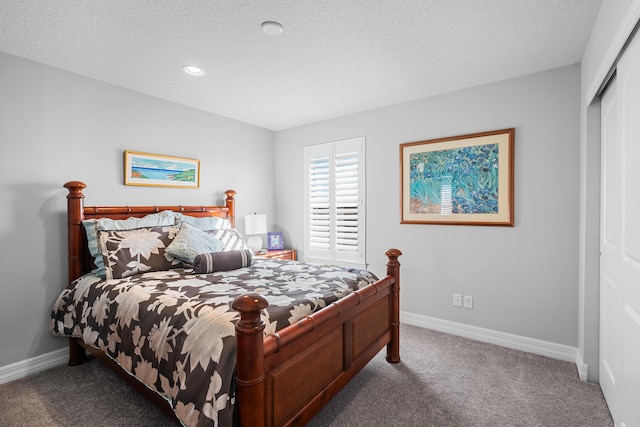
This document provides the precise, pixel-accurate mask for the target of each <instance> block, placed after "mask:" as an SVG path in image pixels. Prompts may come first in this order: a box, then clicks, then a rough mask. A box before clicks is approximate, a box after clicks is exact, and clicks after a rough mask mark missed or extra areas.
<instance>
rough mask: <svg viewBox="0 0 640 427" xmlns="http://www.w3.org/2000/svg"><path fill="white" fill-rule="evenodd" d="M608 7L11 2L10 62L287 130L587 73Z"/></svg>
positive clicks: (542, 2) (7, 17) (310, 0)
mask: <svg viewBox="0 0 640 427" xmlns="http://www.w3.org/2000/svg"><path fill="white" fill-rule="evenodd" d="M600 3H601V0H341V1H320V0H281V1H268V0H254V1H242V0H103V1H98V0H0V51H3V52H6V53H10V54H13V55H17V56H21V57H24V58H27V59H31V60H35V61H38V62H42V63H45V64H49V65H52V66H54V67H58V68H61V69H64V70H68V71H71V72H74V73H78V74H81V75H84V76H88V77H92V78H95V79H98V80H102V81H105V82H109V83H113V84H115V85H118V86H123V87H126V88H129V89H133V90H136V91H139V92H142V93H146V94H149V95H154V96H157V97H159V98H163V99H167V100H171V101H174V102H178V103H181V104H185V105H189V106H192V107H195V108H199V109H202V110H205V111H209V112H212V113H215V114H219V115H222V116H226V117H230V118H233V119H237V120H241V121H244V122H248V123H251V124H255V125H258V126H262V127H265V128H268V129H273V130H280V129H286V128H290V127H294V126H298V125H302V124H306V123H311V122H315V121H319V120H325V119H330V118H334V117H339V116H343V115H346V114H350V113H355V112H359V111H365V110H370V109H373V108H378V107H382V106H386V105H391V104H396V103H399V102H404V101H408V100H413V99H418V98H424V97H427V96H431V95H435V94H439V93H445V92H450V91H454V90H458V89H463V88H466V87H471V86H476V85H480V84H484V83H489V82H494V81H499V80H503V79H507V78H512V77H517V76H521V75H525V74H530V73H534V72H538V71H542V70H547V69H552V68H557V67H561V66H565V65H569V64H575V63H578V62H580V61H581V59H582V55H583V53H584V50H585V48H586V45H587V42H588V38H589V34H590V33H591V29H592V27H593V24H594V22H595V17H596V15H597V12H598V9H599V7H600ZM264 21H278V22H280V23H281V24H282V25H283V26H284V32H283V34H282V35H280V36H276V37H274V36H268V35H265V34H264V33H263V32H262V31H261V28H260V24H261V23H262V22H264ZM184 64H195V65H199V66H201V67H202V68H204V69H205V71H206V75H205V76H204V77H197V78H196V77H192V76H188V75H186V74H185V73H183V72H182V70H181V66H182V65H184Z"/></svg>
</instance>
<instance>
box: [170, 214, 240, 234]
mask: <svg viewBox="0 0 640 427" xmlns="http://www.w3.org/2000/svg"><path fill="white" fill-rule="evenodd" d="M175 216H176V221H177V223H178V224H180V225H182V224H189V225H192V226H194V227H196V228H199V229H200V230H215V229H225V230H226V229H229V228H231V222H230V221H229V220H228V219H226V218H219V217H217V216H203V217H195V216H189V215H184V214H182V213H175Z"/></svg>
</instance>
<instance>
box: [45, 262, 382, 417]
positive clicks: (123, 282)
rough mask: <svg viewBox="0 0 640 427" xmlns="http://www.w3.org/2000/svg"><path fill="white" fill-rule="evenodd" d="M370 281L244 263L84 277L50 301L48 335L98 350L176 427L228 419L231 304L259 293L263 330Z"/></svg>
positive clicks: (363, 275) (327, 270)
mask: <svg viewBox="0 0 640 427" xmlns="http://www.w3.org/2000/svg"><path fill="white" fill-rule="evenodd" d="M376 280H377V278H376V277H375V276H374V275H373V274H372V273H370V272H367V271H364V270H357V269H345V268H342V267H336V266H329V265H318V264H304V263H301V262H297V261H281V260H270V259H259V258H256V259H254V262H253V264H252V265H251V266H250V267H247V268H241V269H237V270H232V271H226V272H216V273H212V274H193V272H192V270H190V269H176V270H167V271H160V272H152V273H146V274H141V275H136V276H132V277H127V278H126V279H118V280H104V279H100V278H98V277H96V276H94V275H92V274H88V275H84V276H82V277H80V278H79V279H77V280H75V281H74V282H73V283H72V284H71V285H69V287H67V288H66V289H65V290H64V291H63V292H62V293H61V295H60V296H59V297H58V299H57V300H56V302H55V304H54V307H53V311H52V314H51V325H50V329H51V332H52V333H53V334H54V335H59V336H69V337H78V338H82V340H83V341H84V342H85V343H86V344H88V345H90V346H93V347H97V348H99V349H100V350H102V351H104V352H105V353H106V354H107V355H108V356H109V357H111V358H112V359H114V360H115V361H116V362H117V363H118V364H120V365H121V366H122V367H123V368H124V369H125V370H127V371H128V372H129V373H131V374H132V375H135V376H136V377H137V378H138V379H139V380H140V381H142V382H144V383H145V384H146V385H147V386H148V387H149V388H150V389H152V390H154V391H156V392H157V393H159V394H160V395H162V396H163V397H164V398H166V399H167V400H168V401H169V402H170V403H171V406H172V407H173V408H174V411H175V413H176V415H177V417H178V419H179V420H180V421H181V422H182V423H183V424H184V425H186V426H204V425H213V426H218V425H220V426H230V425H232V423H233V405H234V387H233V382H234V379H233V376H234V368H235V350H236V349H235V322H236V321H237V320H239V317H240V316H239V313H238V312H236V311H235V310H233V309H232V308H231V303H232V302H233V300H234V299H235V298H236V297H238V296H240V295H242V294H244V293H247V292H257V293H260V294H262V295H263V296H264V297H265V298H266V299H267V300H268V301H269V307H267V309H266V310H265V312H264V314H263V316H262V317H263V320H264V321H265V324H266V328H265V333H266V334H268V333H273V332H275V331H277V330H280V329H282V328H284V327H286V326H288V325H290V324H293V323H295V322H296V321H298V320H299V319H302V318H304V317H305V316H308V315H309V314H311V313H313V312H315V311H317V310H320V309H322V308H323V307H325V306H327V305H329V304H331V303H332V302H334V301H336V300H337V299H339V298H341V297H343V296H345V295H347V294H349V293H351V292H353V291H354V290H356V289H359V288H361V287H363V286H365V285H367V284H369V283H373V282H375V281H376Z"/></svg>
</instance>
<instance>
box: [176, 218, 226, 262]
mask: <svg viewBox="0 0 640 427" xmlns="http://www.w3.org/2000/svg"><path fill="white" fill-rule="evenodd" d="M223 246H224V244H223V243H222V242H221V241H220V240H218V239H216V238H215V237H213V236H212V235H210V234H207V233H205V232H204V231H202V230H200V229H198V228H196V227H193V226H191V225H189V224H188V223H186V222H185V223H183V224H182V226H181V227H180V231H179V232H178V234H177V235H176V237H175V239H173V241H172V242H171V244H170V245H169V246H167V249H166V251H167V252H168V253H170V254H171V255H173V256H174V257H176V258H179V259H181V260H183V261H185V262H188V263H189V264H193V259H194V258H195V257H196V255H198V254H205V253H209V252H218V251H219V250H221V249H222V247H223Z"/></svg>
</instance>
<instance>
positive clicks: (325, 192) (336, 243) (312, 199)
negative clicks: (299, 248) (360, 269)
mask: <svg viewBox="0 0 640 427" xmlns="http://www.w3.org/2000/svg"><path fill="white" fill-rule="evenodd" d="M364 143H365V140H364V138H363V137H362V138H354V139H349V140H346V141H338V142H332V143H328V144H321V145H314V146H310V147H305V159H306V167H305V169H306V171H305V172H306V173H305V226H306V227H305V259H306V260H309V261H314V260H318V261H331V262H335V263H340V264H351V265H358V266H364V264H365V256H364V246H365V240H364V218H365V215H364V206H365V204H364V194H365V191H364V183H365V177H364V171H365V168H364V158H365V156H364Z"/></svg>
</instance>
